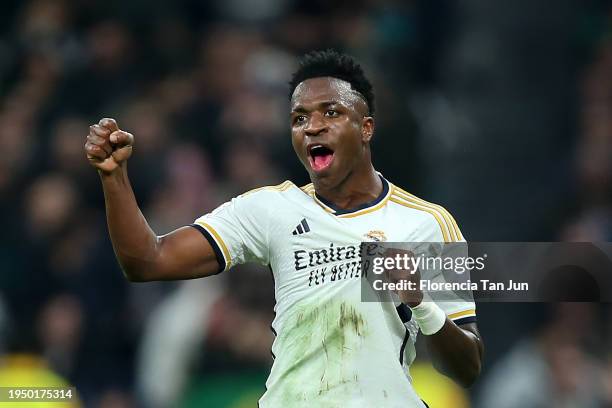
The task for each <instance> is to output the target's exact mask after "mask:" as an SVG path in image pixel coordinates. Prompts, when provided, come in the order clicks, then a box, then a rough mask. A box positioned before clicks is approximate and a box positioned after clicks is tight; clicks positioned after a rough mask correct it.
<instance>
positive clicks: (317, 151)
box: [308, 144, 334, 171]
mask: <svg viewBox="0 0 612 408" xmlns="http://www.w3.org/2000/svg"><path fill="white" fill-rule="evenodd" d="M308 160H309V161H310V166H311V167H312V168H313V170H314V171H321V170H325V169H326V168H328V167H329V166H330V165H331V162H332V161H333V160H334V151H333V150H331V149H330V148H329V147H326V146H323V145H320V144H315V145H312V146H310V147H309V148H308Z"/></svg>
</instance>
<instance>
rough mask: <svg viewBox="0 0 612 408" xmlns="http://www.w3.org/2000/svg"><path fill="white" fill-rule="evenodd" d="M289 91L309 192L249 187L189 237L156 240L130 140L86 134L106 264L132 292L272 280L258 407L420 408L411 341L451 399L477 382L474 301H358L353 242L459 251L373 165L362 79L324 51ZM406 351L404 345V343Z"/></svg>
mask: <svg viewBox="0 0 612 408" xmlns="http://www.w3.org/2000/svg"><path fill="white" fill-rule="evenodd" d="M290 85H291V102H290V103H291V136H292V143H293V148H294V150H295V152H296V154H297V156H298V158H299V159H300V161H301V162H302V164H303V165H304V167H305V168H306V170H307V171H308V173H309V175H310V178H311V180H312V184H309V185H307V186H304V187H302V188H299V187H297V186H296V185H294V184H293V183H292V182H290V181H285V182H284V183H282V184H280V185H278V186H274V187H262V188H259V189H256V190H253V191H250V192H247V193H245V194H243V195H241V196H238V197H236V198H234V199H232V200H231V201H229V202H227V203H225V204H223V205H221V206H220V207H218V208H217V209H216V210H214V211H213V212H212V213H210V214H207V215H204V216H202V217H200V218H198V219H197V220H196V221H195V222H194V224H192V225H190V226H185V227H183V228H179V229H177V230H175V231H173V232H171V233H169V234H167V235H163V236H157V235H156V234H155V233H154V232H153V231H152V230H151V228H150V227H149V225H148V224H147V221H146V220H145V218H144V216H143V215H142V213H141V212H140V209H139V208H138V205H137V203H136V199H135V197H134V193H133V191H132V188H131V187H130V182H129V179H128V174H127V165H126V164H127V159H128V158H129V157H130V155H131V153H132V145H133V143H134V137H133V136H132V135H131V134H130V133H128V132H125V131H123V130H120V129H119V127H118V125H117V123H116V122H115V121H114V120H113V119H102V120H101V121H100V122H99V124H97V125H93V126H91V127H90V132H89V135H88V136H87V142H86V143H85V150H86V153H87V157H88V159H89V162H90V163H91V164H92V165H93V166H94V167H95V168H97V169H98V172H99V174H100V178H101V180H102V186H103V189H104V196H105V203H106V214H107V220H108V227H109V232H110V237H111V240H112V242H113V247H114V250H115V254H116V256H117V259H118V260H119V263H120V264H121V267H122V268H123V271H124V273H125V275H126V276H127V277H128V279H130V280H131V281H138V282H142V281H152V280H174V279H192V278H200V277H205V276H209V275H213V274H216V273H219V272H222V271H225V270H227V269H230V268H231V267H232V266H233V265H235V264H240V263H244V262H248V261H255V262H259V263H261V264H263V265H269V266H270V268H271V269H272V271H273V274H274V280H275V297H276V306H275V312H276V318H275V319H274V322H273V323H272V328H273V330H274V332H275V334H276V336H277V337H276V339H275V341H274V344H273V346H272V352H273V355H274V356H275V360H274V364H273V366H272V370H271V373H270V376H269V378H268V380H267V382H266V392H265V393H264V395H263V396H262V398H261V400H260V405H261V406H262V407H287V406H291V407H301V406H304V407H331V406H334V407H336V406H342V407H423V406H424V404H423V402H422V401H421V400H420V399H419V397H418V396H417V395H416V393H415V391H414V390H413V388H412V386H411V379H410V375H409V371H408V368H409V366H410V364H411V363H412V361H413V360H414V357H415V351H414V341H415V338H416V335H417V333H418V331H419V329H420V331H421V332H423V334H424V335H425V336H426V338H427V343H428V346H429V349H430V351H431V354H432V357H433V360H434V363H435V365H436V367H437V368H438V369H439V370H440V371H441V372H443V373H444V374H446V375H448V376H450V377H451V378H453V379H455V380H456V381H457V382H459V383H460V384H462V385H464V386H469V385H470V384H472V383H473V381H474V380H475V379H476V377H477V376H478V374H479V373H480V366H481V357H482V347H483V346H482V342H481V340H480V336H479V334H478V331H477V328H476V324H475V321H476V319H475V316H476V314H475V307H474V303H473V302H465V301H457V302H440V304H439V305H438V304H436V303H435V302H433V301H424V300H423V294H422V293H421V292H420V291H418V290H415V291H404V292H401V293H399V297H400V299H401V300H402V301H403V302H404V303H402V304H400V305H399V306H398V307H397V308H396V306H395V305H394V304H393V303H389V302H362V301H361V297H360V294H361V292H360V290H361V285H360V276H361V268H360V267H361V265H360V256H359V245H360V243H361V242H362V241H385V240H386V241H395V242H462V241H464V239H463V236H462V235H461V232H460V231H459V228H458V227H457V224H456V222H455V220H454V219H453V218H452V217H451V215H450V214H449V213H448V212H446V210H444V209H443V208H442V207H440V206H438V205H434V204H431V203H428V202H426V201H424V200H421V199H419V198H417V197H415V196H413V195H411V194H409V193H407V192H405V191H404V190H402V189H400V188H399V187H397V186H395V185H393V184H391V183H390V182H389V181H387V180H386V179H385V178H384V177H383V176H382V175H380V174H379V173H377V172H376V171H375V169H374V167H373V166H372V161H371V153H370V141H371V139H372V137H373V135H374V118H373V114H374V94H373V91H372V86H371V85H370V83H369V81H368V80H367V79H366V77H365V76H364V74H363V71H362V69H361V67H360V66H359V65H358V64H357V63H356V62H355V61H354V60H353V59H352V58H350V57H348V56H346V55H341V54H338V53H336V52H334V51H323V52H313V53H310V54H308V55H306V56H305V57H304V58H303V59H302V60H301V63H300V67H299V69H298V70H297V72H296V73H295V74H294V75H293V78H292V81H291V83H290ZM408 340H410V341H408Z"/></svg>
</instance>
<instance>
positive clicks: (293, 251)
mask: <svg viewBox="0 0 612 408" xmlns="http://www.w3.org/2000/svg"><path fill="white" fill-rule="evenodd" d="M381 179H382V181H383V187H384V188H383V191H382V193H381V194H380V196H379V197H378V198H377V199H376V200H374V201H372V202H370V203H367V204H364V205H361V206H359V207H358V208H354V209H351V210H343V209H340V208H336V207H335V206H334V205H333V204H332V203H329V202H326V201H325V200H324V199H323V198H321V197H318V196H317V195H316V193H315V191H314V187H313V186H312V184H310V185H307V186H305V187H302V188H299V187H297V186H296V185H294V184H293V183H291V182H290V181H285V182H284V183H282V184H280V185H278V186H274V187H263V188H259V189H256V190H253V191H250V192H248V193H245V194H243V195H241V196H238V197H236V198H234V199H232V200H231V201H229V202H227V203H225V204H223V205H221V206H220V207H218V208H217V209H216V210H214V211H213V212H212V213H210V214H207V215H204V216H202V217H200V218H198V219H197V220H196V221H195V223H194V224H193V226H194V227H196V228H198V229H199V230H200V231H201V232H202V233H203V234H204V235H205V236H206V238H207V239H208V240H209V241H210V243H211V245H212V246H213V248H214V250H215V252H216V254H217V259H218V260H219V264H220V265H221V269H222V270H226V269H229V268H231V267H232V266H233V265H236V264H240V263H244V262H249V261H254V262H259V263H261V264H263V265H269V266H270V268H271V269H272V272H273V276H274V286H275V288H274V289H275V297H276V306H275V309H274V310H275V313H276V317H275V319H274V322H273V323H272V329H273V331H274V333H275V334H276V339H275V341H274V344H273V346H272V354H273V356H274V357H275V359H274V364H273V366H272V369H271V372H270V376H269V377H268V380H267V381H266V392H265V393H264V395H263V396H262V397H261V399H260V401H259V402H260V406H261V407H264V408H265V407H288V406H291V407H402V408H405V407H423V406H424V404H423V402H422V401H421V399H420V398H419V397H418V395H417V394H416V392H415V391H414V389H413V388H412V385H411V378H410V374H409V367H410V364H411V363H412V361H413V360H414V357H415V350H414V342H415V338H416V335H417V333H418V327H417V325H416V323H415V322H414V321H412V320H410V314H411V313H410V309H408V308H407V307H406V306H404V305H399V307H396V305H395V304H393V303H392V302H391V303H389V302H362V301H361V282H360V277H361V274H360V272H361V265H360V256H359V248H360V243H361V242H364V241H389V242H458V241H463V236H462V235H461V232H460V231H459V228H458V227H457V224H456V222H455V220H454V219H453V218H452V217H451V215H450V214H449V213H448V212H447V211H446V210H444V209H443V208H442V207H440V206H438V205H434V204H431V203H428V202H426V201H424V200H421V199H419V198H417V197H415V196H413V195H411V194H409V193H407V192H405V191H404V190H402V189H400V188H398V187H397V186H394V185H393V184H391V183H389V182H388V181H387V180H385V179H384V178H383V177H382V176H381ZM254 290H256V288H254ZM439 306H440V307H441V308H442V309H443V310H444V311H445V312H446V313H447V315H448V316H449V318H450V319H452V320H454V321H455V322H457V323H466V322H470V321H474V320H475V316H476V313H475V305H474V303H473V302H471V301H464V300H460V299H457V301H450V302H440V303H439Z"/></svg>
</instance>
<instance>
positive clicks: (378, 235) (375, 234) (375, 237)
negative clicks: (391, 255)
mask: <svg viewBox="0 0 612 408" xmlns="http://www.w3.org/2000/svg"><path fill="white" fill-rule="evenodd" d="M364 237H366V238H367V239H369V240H372V241H376V242H385V241H386V240H387V236H386V235H385V232H384V231H380V230H372V231H370V232H368V233H367V234H364Z"/></svg>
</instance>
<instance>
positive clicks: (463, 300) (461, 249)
mask: <svg viewBox="0 0 612 408" xmlns="http://www.w3.org/2000/svg"><path fill="white" fill-rule="evenodd" d="M436 207H437V208H438V209H439V212H438V217H435V221H434V220H433V219H432V222H431V223H430V225H429V228H428V229H429V234H428V235H429V237H431V241H435V242H436V243H438V244H439V245H435V247H437V249H436V250H434V252H437V253H436V254H435V255H436V256H440V257H443V258H448V257H450V258H453V259H457V258H460V257H467V256H468V251H467V249H468V247H467V241H466V239H465V237H464V236H463V234H462V233H461V231H460V229H459V226H458V225H457V222H456V221H455V219H454V218H453V216H452V215H451V214H450V213H449V212H448V211H446V209H444V208H443V207H441V206H436ZM432 255H433V254H432ZM455 279H458V280H461V281H467V280H468V279H469V271H466V272H464V273H462V274H459V275H453V274H448V273H442V272H441V271H439V272H438V273H437V274H436V276H435V277H433V278H432V280H433V281H435V282H448V281H451V280H455ZM431 297H432V299H433V300H434V301H435V302H436V304H437V305H438V306H439V307H440V308H441V309H442V310H444V312H445V313H446V315H447V316H448V318H449V319H450V320H452V321H453V322H454V323H455V324H467V323H474V322H476V303H475V302H474V297H473V295H472V291H471V290H468V291H444V292H443V293H438V294H436V293H432V294H431Z"/></svg>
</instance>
